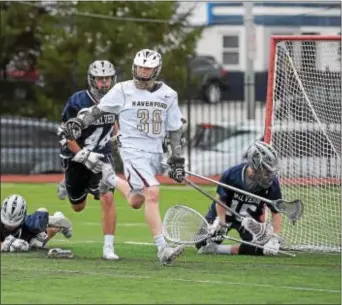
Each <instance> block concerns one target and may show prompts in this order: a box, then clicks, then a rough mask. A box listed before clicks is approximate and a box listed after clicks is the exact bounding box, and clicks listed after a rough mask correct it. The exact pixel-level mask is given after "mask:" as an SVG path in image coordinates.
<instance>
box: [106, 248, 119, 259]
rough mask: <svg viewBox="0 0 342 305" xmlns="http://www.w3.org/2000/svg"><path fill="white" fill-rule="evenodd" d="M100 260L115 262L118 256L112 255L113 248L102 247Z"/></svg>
mask: <svg viewBox="0 0 342 305" xmlns="http://www.w3.org/2000/svg"><path fill="white" fill-rule="evenodd" d="M102 258H103V259H105V260H112V261H115V260H118V259H119V256H117V255H116V254H115V253H114V247H113V246H111V245H109V246H104V247H103V256H102Z"/></svg>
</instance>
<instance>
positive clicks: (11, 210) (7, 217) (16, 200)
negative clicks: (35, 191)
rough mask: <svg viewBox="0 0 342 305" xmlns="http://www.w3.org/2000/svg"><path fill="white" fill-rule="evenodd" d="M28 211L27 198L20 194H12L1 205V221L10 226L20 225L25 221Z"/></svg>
mask: <svg viewBox="0 0 342 305" xmlns="http://www.w3.org/2000/svg"><path fill="white" fill-rule="evenodd" d="M26 213H27V206H26V201H25V199H24V198H23V197H22V196H20V195H16V194H14V195H10V196H8V197H7V198H6V199H5V200H4V201H3V203H2V206H1V222H2V223H3V224H4V225H5V226H8V227H12V228H15V227H18V226H20V225H21V224H23V223H24V221H25V217H26Z"/></svg>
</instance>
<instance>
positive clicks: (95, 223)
mask: <svg viewBox="0 0 342 305" xmlns="http://www.w3.org/2000/svg"><path fill="white" fill-rule="evenodd" d="M79 224H81V225H85V226H96V227H99V226H102V224H101V222H100V221H99V222H80V223H79ZM116 226H117V227H147V224H146V223H144V222H126V223H117V224H116Z"/></svg>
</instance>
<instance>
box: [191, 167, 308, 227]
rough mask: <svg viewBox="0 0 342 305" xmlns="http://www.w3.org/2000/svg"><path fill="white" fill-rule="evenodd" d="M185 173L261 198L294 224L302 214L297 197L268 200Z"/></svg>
mask: <svg viewBox="0 0 342 305" xmlns="http://www.w3.org/2000/svg"><path fill="white" fill-rule="evenodd" d="M185 173H187V174H188V175H191V176H195V177H197V178H201V179H204V180H207V181H209V182H212V183H215V184H216V185H220V186H222V187H224V188H226V189H229V190H231V191H234V192H237V193H240V194H243V195H246V196H249V197H252V198H255V199H258V200H261V201H263V202H266V203H268V204H269V205H271V206H272V207H273V208H274V209H275V210H276V211H277V212H278V213H282V214H285V215H286V216H287V217H288V219H289V220H290V221H292V222H293V224H295V222H296V221H298V220H299V219H300V218H301V217H302V215H303V211H304V204H303V202H302V201H301V200H299V199H296V200H294V201H286V200H283V199H278V200H270V199H266V198H263V197H261V196H258V195H255V194H252V193H249V192H247V191H244V190H241V189H239V188H237V187H234V186H231V185H228V184H224V183H222V182H219V181H216V180H213V179H210V178H208V177H204V176H201V175H198V174H195V173H193V172H190V171H188V170H185Z"/></svg>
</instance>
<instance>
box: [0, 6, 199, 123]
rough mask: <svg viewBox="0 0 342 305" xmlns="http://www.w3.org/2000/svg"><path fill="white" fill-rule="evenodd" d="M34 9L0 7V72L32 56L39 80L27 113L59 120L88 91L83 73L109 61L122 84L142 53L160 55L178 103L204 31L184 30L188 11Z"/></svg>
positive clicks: (171, 8)
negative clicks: (145, 50)
mask: <svg viewBox="0 0 342 305" xmlns="http://www.w3.org/2000/svg"><path fill="white" fill-rule="evenodd" d="M37 4H38V3H37V2H25V3H24V2H21V3H15V2H9V1H8V2H1V21H0V22H1V35H0V45H1V46H2V48H1V53H0V64H1V67H0V68H1V69H2V70H4V69H5V68H6V65H7V64H8V63H9V62H10V60H11V59H13V58H14V57H15V56H16V55H17V54H18V53H19V52H26V53H28V52H32V51H34V54H35V56H36V58H34V61H35V62H34V64H33V66H32V68H35V67H37V68H38V69H39V71H40V73H41V77H42V86H33V85H31V87H34V88H35V89H34V92H35V94H34V96H33V98H32V100H31V101H26V102H27V103H28V104H27V109H29V110H27V114H28V115H32V116H40V117H47V118H50V119H57V120H58V119H59V117H60V112H61V111H62V109H63V107H64V104H65V102H66V100H67V98H68V97H69V96H70V95H71V94H72V93H73V92H74V91H76V90H80V89H83V88H85V87H86V73H87V68H88V66H89V64H90V63H91V62H92V61H94V60H96V59H106V60H109V61H111V62H113V63H114V65H115V66H116V68H117V70H118V71H119V76H121V77H120V79H121V80H123V79H130V78H131V66H132V60H133V57H134V55H135V53H136V52H137V51H138V50H140V49H142V48H151V49H156V50H158V51H160V52H161V53H162V55H163V69H162V74H161V78H162V79H163V80H166V81H167V82H168V83H169V84H170V85H171V86H173V87H174V89H176V90H177V91H178V92H179V95H180V100H182V97H184V93H185V91H184V83H185V80H186V61H187V57H188V56H189V55H192V54H194V51H195V47H196V42H197V40H198V39H199V37H200V35H201V32H202V28H196V29H193V28H190V27H189V26H188V23H187V20H188V17H189V14H190V12H188V13H185V14H183V15H179V14H176V12H177V8H178V3H177V2H161V1H160V2H159V1H141V2H140V1H139V2H130V1H128V2H126V1H120V2H119V1H113V2H112V1H96V2H95V1H65V2H64V1H58V2H57V1H56V3H55V4H53V5H51V6H44V8H41V7H40V8H38V7H37ZM119 17H121V18H123V17H124V18H129V19H128V20H122V19H121V20H117V18H119ZM139 18H140V19H149V20H150V21H152V22H139V21H140V20H139ZM137 19H138V20H137ZM176 19H177V20H176ZM158 20H159V21H158ZM161 20H165V21H169V22H161ZM36 64H37V65H36ZM7 102H8V104H10V103H11V102H10V101H7ZM6 109H12V108H10V107H7V108H6ZM22 111H24V110H22ZM22 111H21V114H23V113H22ZM25 111H26V110H25ZM25 111H24V112H25Z"/></svg>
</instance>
